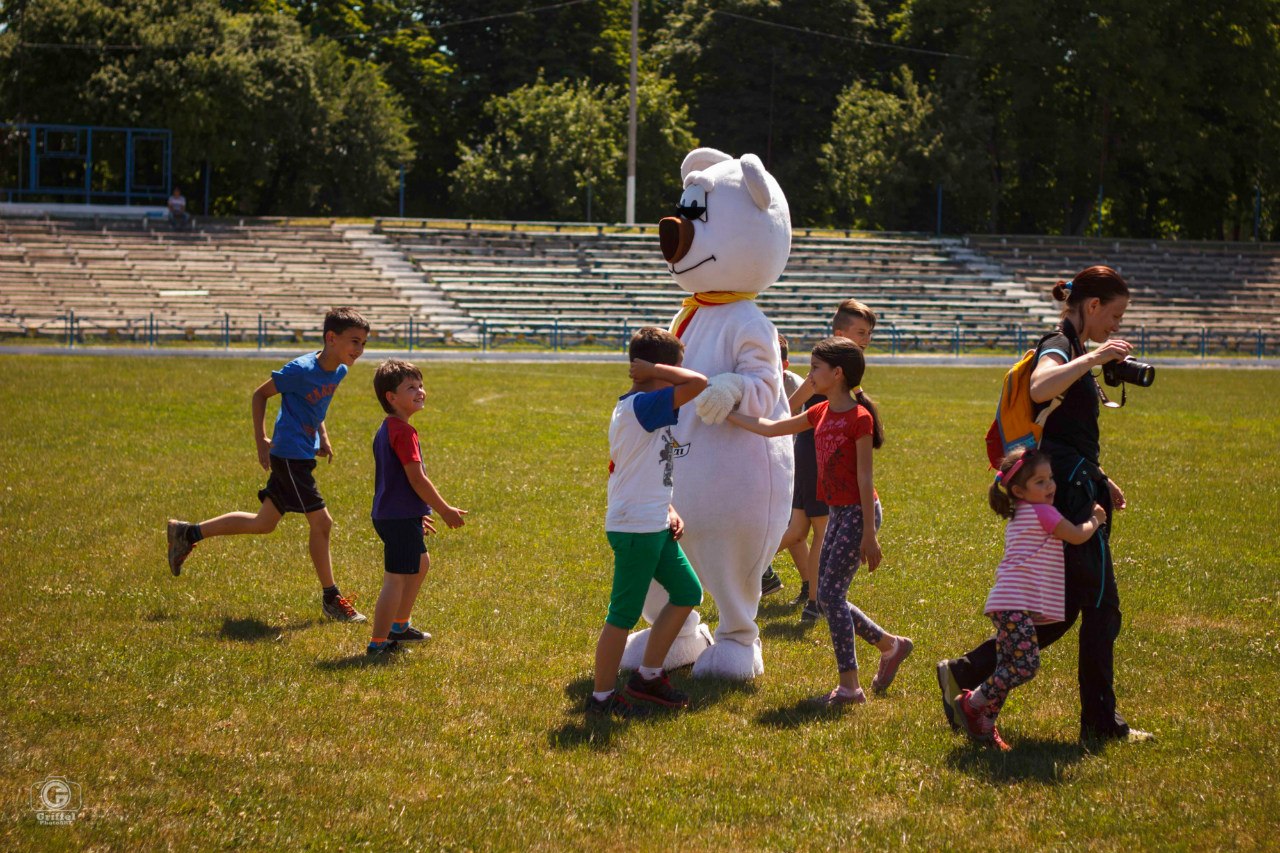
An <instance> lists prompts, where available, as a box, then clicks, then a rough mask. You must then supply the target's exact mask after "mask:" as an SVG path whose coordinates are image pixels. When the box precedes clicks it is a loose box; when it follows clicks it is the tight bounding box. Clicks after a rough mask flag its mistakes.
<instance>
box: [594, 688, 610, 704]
mask: <svg viewBox="0 0 1280 853" xmlns="http://www.w3.org/2000/svg"><path fill="white" fill-rule="evenodd" d="M612 695H613V691H612V690H598V691H593V692H592V694H591V698H592V699H594V700H596V701H597V702H603V701H604V700H606V699H608V698H609V697H610V696H612Z"/></svg>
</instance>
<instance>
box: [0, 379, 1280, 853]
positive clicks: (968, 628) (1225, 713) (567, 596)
mask: <svg viewBox="0 0 1280 853" xmlns="http://www.w3.org/2000/svg"><path fill="white" fill-rule="evenodd" d="M372 362H373V358H370V359H369V361H368V363H364V362H362V363H361V364H359V365H358V366H357V367H356V369H355V370H354V371H353V373H352V375H351V376H350V377H349V378H348V379H347V381H346V382H345V383H344V384H343V386H342V388H341V390H340V392H339V394H338V396H337V398H336V400H335V402H334V405H333V408H332V410H331V414H330V422H329V431H330V434H331V436H332V437H333V440H334V445H335V449H336V453H337V458H336V461H335V462H334V463H333V464H332V466H329V465H326V464H325V463H324V462H321V463H320V468H319V470H318V480H319V483H320V486H321V490H322V491H323V493H324V494H325V496H326V498H327V499H328V501H329V505H330V511H331V512H332V513H333V515H334V517H335V519H336V522H337V525H336V529H335V538H334V547H333V551H334V557H335V567H336V571H337V576H338V580H339V582H340V583H341V584H342V586H343V588H344V590H346V591H347V592H349V593H350V592H354V593H355V594H356V595H357V596H358V598H359V601H358V606H360V607H361V608H362V609H364V610H366V611H370V612H371V610H372V605H373V601H374V599H375V598H376V596H377V590H378V588H379V585H380V582H381V549H380V544H379V542H378V540H377V538H376V536H375V535H374V533H373V530H372V528H371V526H370V524H369V521H368V508H369V502H370V499H371V482H372V462H371V454H370V451H369V444H370V440H371V438H372V435H373V432H374V430H375V429H376V427H377V425H378V423H379V422H380V420H381V417H382V414H381V410H380V409H379V408H378V406H377V403H376V401H375V400H374V397H373V394H372V387H371V386H372V381H371V377H372V368H373V363H372ZM271 366H272V365H270V364H268V363H266V362H262V361H251V360H244V361H209V360H202V359H178V358H170V359H154V360H150V359H133V358H129V359H111V358H90V357H75V356H73V357H36V356H6V357H0V370H2V371H3V376H4V380H3V382H2V383H0V412H3V416H0V567H2V574H0V581H2V583H3V590H4V601H5V606H4V607H3V608H2V609H0V628H2V629H3V638H4V646H3V647H4V649H5V652H4V654H5V661H4V663H5V666H4V667H3V669H2V670H0V672H2V673H3V674H2V675H0V687H2V688H3V689H2V690H0V735H2V736H3V740H4V744H5V748H4V750H3V752H2V753H0V774H2V775H3V778H4V779H5V780H6V784H5V785H4V786H3V789H0V790H2V791H3V794H0V809H2V810H3V818H2V821H3V822H2V824H0V849H5V850H10V849H40V850H46V849H84V848H94V849H118V850H133V849H154V848H161V849H163V848H170V849H175V850H188V849H195V848H201V849H207V848H217V849H233V848H234V849H286V848H287V849H303V848H305V849H338V848H347V849H350V848H356V847H368V848H370V849H373V850H393V849H395V850H399V849H413V848H420V849H513V850H514V849H530V848H532V849H543V850H561V849H570V848H571V849H587V848H591V849H599V848H604V849H646V850H658V849H670V848H680V849H729V850H733V849H753V850H754V849H769V850H792V849H821V848H838V847H839V848H857V847H863V846H865V847H869V848H871V849H891V848H892V849H896V848H900V847H908V848H914V849H937V848H940V847H945V848H951V849H972V850H994V849H1006V848H1009V847H1013V846H1015V845H1016V846H1019V847H1025V848H1027V849H1036V848H1086V847H1087V848H1090V849H1104V850H1126V851H1128V850H1134V849H1138V848H1153V847H1158V848H1173V849H1206V848H1217V847H1233V848H1240V849H1275V846H1276V845H1277V844H1278V843H1280V838H1278V837H1277V832H1278V831H1280V830H1278V829H1277V821H1278V819H1280V798H1278V797H1277V794H1276V789H1275V787H1273V786H1272V785H1271V784H1270V782H1269V781H1268V780H1269V776H1270V773H1271V772H1274V770H1275V769H1276V767H1277V766H1280V747H1278V746H1277V735H1280V705H1278V703H1277V701H1276V697H1277V695H1280V633H1278V632H1280V628H1278V627H1277V622H1278V620H1277V610H1278V609H1280V608H1278V605H1280V557H1278V556H1277V553H1276V552H1277V548H1276V546H1277V533H1276V531H1277V528H1278V527H1280V509H1277V507H1278V506H1280V418H1278V417H1277V408H1278V407H1277V402H1278V401H1280V372H1277V371H1231V372H1211V371H1203V370H1164V371H1162V372H1161V373H1160V376H1159V379H1158V381H1157V384H1156V385H1155V386H1154V387H1152V388H1150V389H1145V390H1144V389H1135V390H1133V392H1132V393H1131V394H1130V395H1129V405H1128V406H1127V407H1126V408H1125V409H1123V410H1121V411H1119V412H1106V413H1104V415H1103V429H1104V431H1105V433H1104V447H1105V450H1106V452H1105V456H1104V460H1103V462H1104V464H1105V466H1106V468H1107V469H1108V471H1109V472H1110V473H1111V475H1112V476H1113V477H1114V478H1115V479H1116V480H1117V481H1118V482H1119V483H1120V484H1121V485H1122V486H1123V487H1124V488H1125V491H1126V493H1127V495H1128V498H1129V501H1130V504H1131V508H1130V509H1129V510H1127V511H1126V512H1125V513H1124V514H1123V515H1122V516H1121V517H1120V520H1119V522H1118V524H1117V529H1116V533H1115V536H1114V540H1113V544H1114V546H1115V550H1116V553H1117V555H1118V558H1117V572H1118V574H1119V577H1120V587H1121V595H1122V599H1123V601H1124V615H1125V628H1124V633H1123V634H1122V635H1121V638H1120V642H1119V645H1118V656H1117V670H1118V679H1117V682H1118V693H1119V696H1120V704H1121V708H1122V710H1123V711H1124V712H1125V713H1126V714H1127V716H1128V717H1129V718H1130V719H1131V720H1132V721H1133V722H1134V723H1135V724H1136V725H1138V726H1140V727H1142V728H1145V729H1150V730H1153V731H1154V732H1155V733H1156V734H1157V736H1158V739H1157V740H1156V741H1155V742H1154V743H1152V744H1147V745H1141V746H1138V745H1112V746H1109V747H1106V748H1105V749H1102V750H1100V751H1097V752H1089V751H1086V750H1085V749H1083V748H1082V747H1081V746H1080V745H1078V744H1077V742H1076V740H1075V733H1076V727H1077V724H1076V698H1075V648H1074V641H1073V638H1074V636H1075V635H1074V633H1073V634H1072V635H1070V636H1069V637H1068V639H1066V640H1064V641H1063V642H1062V643H1060V644H1059V645H1058V646H1056V647H1054V648H1052V649H1051V650H1049V651H1048V652H1047V653H1046V655H1045V665H1044V668H1043V670H1042V672H1041V675H1040V677H1039V678H1037V679H1036V681H1034V682H1033V683H1032V684H1031V685H1029V686H1028V687H1026V688H1023V689H1020V690H1018V691H1015V692H1014V694H1013V697H1012V698H1011V699H1010V701H1009V703H1008V705H1007V708H1006V711H1005V713H1004V715H1003V716H1002V719H1001V729H1002V731H1003V733H1004V734H1005V736H1006V738H1007V739H1008V740H1009V741H1010V742H1011V743H1012V744H1013V746H1014V750H1013V752H1011V753H1009V754H1008V755H997V754H993V753H990V752H986V751H981V750H977V749H974V748H973V747H971V746H970V745H969V744H968V743H967V742H966V741H965V740H964V739H963V738H961V737H959V736H956V735H953V734H952V733H951V732H950V730H949V729H948V728H947V726H946V725H945V723H944V721H943V719H942V715H941V711H940V709H939V703H938V695H937V688H936V685H935V682H934V676H933V664H934V662H935V661H936V660H937V659H939V658H940V657H943V656H946V655H949V654H954V653H957V652H959V651H961V650H963V649H965V648H967V647H968V646H969V645H970V644H972V643H974V642H976V641H978V640H979V639H981V638H982V637H983V636H984V634H985V632H986V630H987V628H988V625H989V623H988V622H987V620H986V619H985V618H984V617H983V616H982V615H981V607H982V603H983V601H984V599H985V596H986V593H987V589H988V587H989V584H990V581H991V577H992V573H993V568H994V566H995V563H996V561H997V559H998V557H999V555H1000V549H1001V544H1002V530H1001V523H1000V520H999V519H998V518H996V516H995V515H994V514H993V513H991V511H990V510H989V509H988V508H987V507H986V502H985V494H984V493H985V488H986V486H987V484H988V482H989V479H988V476H989V475H988V472H987V471H986V463H985V456H984V448H983V434H984V433H985V430H986V427H987V425H988V424H989V422H990V418H991V414H992V410H993V406H994V400H995V396H996V394H997V393H998V387H999V381H1000V378H1001V373H1002V371H1000V370H997V369H960V368H944V369H935V368H910V367H902V368H883V367H876V366H875V365H874V364H873V366H872V368H871V371H870V373H869V376H868V380H867V387H868V388H870V389H871V390H872V392H873V395H874V396H876V397H877V398H878V400H879V402H880V404H881V406H882V411H883V413H884V415H885V421H886V428H887V437H888V440H887V443H886V446H885V448H884V450H883V451H881V452H880V453H879V454H878V456H877V486H878V487H879V491H880V494H881V497H882V498H883V500H884V504H885V511H886V523H885V527H884V530H883V532H882V534H881V542H882V545H883V547H884V552H885V556H886V561H885V564H884V565H883V566H882V568H881V569H880V571H878V572H877V573H876V574H875V575H874V576H867V575H865V574H859V576H858V577H857V578H855V581H854V585H853V588H852V590H851V593H850V595H851V597H852V598H853V599H854V600H855V601H857V602H858V603H859V604H860V605H861V606H862V607H863V608H864V609H865V610H867V611H868V613H869V614H870V615H871V616H873V617H874V618H876V619H877V620H878V621H880V622H881V624H883V625H884V626H885V627H886V628H888V629H889V630H893V631H896V632H901V633H905V634H908V635H910V636H912V637H913V638H914V639H915V643H916V654H915V656H914V657H913V658H912V659H911V660H910V661H908V663H907V665H906V666H905V667H904V669H903V672H902V674H901V675H900V676H899V679H898V681H897V682H896V683H895V685H894V688H893V690H892V691H891V693H890V695H889V696H888V697H886V698H873V699H872V700H871V702H870V703H869V704H867V705H866V706H863V707H860V708H856V709H852V710H849V711H847V712H845V713H843V714H839V713H830V714H829V713H812V712H809V711H807V710H805V708H804V706H803V704H802V701H803V700H804V699H805V697H808V696H811V695H813V694H815V693H818V692H820V691H823V690H825V689H828V688H830V687H831V686H832V685H833V683H834V677H835V673H834V662H833V659H832V654H831V650H830V640H829V638H828V636H827V634H826V630H825V626H824V625H823V624H821V623H820V624H819V625H818V627H816V628H813V629H808V630H806V629H802V628H801V627H800V626H799V622H798V611H796V610H792V609H790V608H788V607H787V606H786V605H785V603H784V599H790V598H791V597H792V596H793V595H794V593H795V590H796V579H795V578H796V576H795V572H794V569H793V568H792V567H791V565H790V563H789V561H787V560H785V559H784V558H779V560H778V565H779V567H780V568H781V570H782V572H783V575H784V578H785V580H786V582H787V588H786V590H785V591H784V593H783V594H781V595H778V596H774V597H773V598H770V599H767V600H766V602H765V603H764V605H763V606H762V610H761V617H760V622H761V626H762V631H763V637H764V658H765V667H766V673H765V675H764V677H762V678H760V679H758V680H757V681H756V682H755V683H753V684H749V685H745V686H744V685H736V684H727V683H713V682H712V683H709V682H690V681H689V680H688V679H687V677H685V676H682V675H680V674H677V676H676V679H677V682H678V683H680V684H681V685H682V686H687V689H689V691H690V692H691V693H692V695H693V697H694V706H693V708H692V709H691V710H690V711H689V712H688V713H684V714H682V715H679V716H670V717H662V718H660V719H658V720H656V721H648V722H643V723H637V724H633V725H617V726H612V727H604V728H598V729H594V730H593V729H591V728H588V727H587V726H586V725H585V723H584V720H583V718H582V715H581V713H580V712H579V711H578V708H579V707H580V705H581V703H582V701H583V698H584V697H585V695H586V693H587V691H588V689H589V684H590V675H591V662H592V653H593V649H594V644H595V638H596V634H597V631H598V629H599V627H600V622H601V620H602V618H603V615H604V610H605V606H606V598H607V595H608V585H609V576H610V567H611V563H610V551H609V548H608V545H607V543H606V542H605V538H604V535H603V532H602V530H601V527H600V523H601V519H602V517H603V513H604V492H605V488H604V484H605V466H606V425H607V419H608V414H609V411H610V409H611V401H612V399H613V397H614V396H616V395H617V394H618V393H621V391H623V390H624V389H625V386H626V378H625V370H624V369H623V368H622V367H621V365H613V366H610V365H587V366H579V365H488V364H486V365H461V364H438V365H437V364H432V365H429V366H428V372H427V377H426V378H427V385H428V389H429V397H428V400H427V410H426V411H425V412H424V413H423V414H422V415H420V416H419V418H418V419H417V421H416V424H417V426H418V428H419V430H420V432H421V433H422V436H423V444H424V449H425V451H426V453H427V457H428V466H429V470H430V473H431V474H432V477H433V479H434V480H435V482H436V483H437V485H439V486H440V488H441V490H442V491H443V493H444V494H445V496H446V498H448V499H449V500H451V501H452V502H454V503H456V504H457V505H460V506H462V507H464V508H466V509H468V510H470V511H471V514H470V516H469V520H468V524H467V526H466V527H465V528H463V529H462V530H458V531H445V532H442V533H441V534H440V535H439V536H438V537H436V538H435V539H433V540H432V542H431V547H432V554H433V562H434V568H433V572H432V575H431V578H430V579H429V580H428V582H427V583H426V584H425V585H424V587H423V595H422V598H421V600H420V603H419V607H418V611H417V613H416V614H415V615H416V621H417V623H418V624H420V625H422V626H423V627H425V628H426V629H427V630H430V631H431V632H432V633H433V634H434V635H435V639H434V640H433V641H432V642H431V643H430V644H428V645H427V646H425V647H421V648H418V649H415V650H413V651H412V653H410V654H408V655H405V656H402V657H399V658H396V659H394V660H392V661H391V662H390V663H387V664H385V665H366V664H365V660H364V657H363V649H364V643H365V641H366V640H367V633H368V632H367V629H366V628H365V627H362V626H346V625H339V624H334V623H330V622H327V621H324V620H323V619H322V618H321V614H320V607H319V594H318V587H317V584H316V582H315V577H314V573H313V572H312V569H311V567H310V564H309V562H308V560H307V556H306V536H305V523H304V522H303V521H302V520H301V519H298V518H296V517H290V518H288V519H286V521H285V522H284V523H282V524H281V527H280V529H279V530H277V532H276V533H275V534H273V535H272V536H269V537H240V538H228V539H219V540H214V541H210V542H207V543H204V544H202V545H201V546H200V547H199V548H198V549H197V550H196V552H195V554H194V555H193V556H192V557H191V559H190V560H189V561H188V563H187V567H186V568H185V569H184V572H183V575H182V577H180V578H174V577H172V576H171V575H170V574H169V571H168V569H167V568H166V565H165V559H164V521H165V519H166V518H168V517H169V516H171V515H176V516H178V517H184V518H189V519H200V518H204V517H208V516H211V515H214V514H218V513H221V512H224V511H227V510H231V509H253V508H254V507H255V504H256V499H255V493H256V490H257V489H258V488H259V487H260V485H261V483H262V480H263V478H262V472H261V471H260V470H259V469H258V468H257V465H256V460H255V454H254V447H253V442H252V438H251V434H250V423H249V395H250V392H251V391H252V389H253V388H254V387H255V386H256V385H257V384H258V383H260V382H261V381H262V380H263V379H265V378H266V376H267V371H268V370H269V369H270V367H271ZM272 411H273V412H274V407H273V409H272ZM677 476H678V472H677ZM704 616H705V617H706V618H707V619H708V621H710V622H712V623H714V622H715V618H716V616H715V607H714V605H713V604H711V603H708V604H707V605H706V606H705V607H704ZM860 652H861V655H862V659H863V661H864V662H866V663H867V664H868V665H865V666H864V673H863V677H864V684H865V683H867V682H868V681H869V678H870V674H871V672H872V671H874V669H873V667H874V661H875V659H876V657H875V653H874V652H872V651H871V650H870V649H869V647H867V646H865V645H863V646H861V647H860ZM51 774H60V775H63V776H66V777H67V778H69V779H70V780H72V781H74V782H76V783H78V784H79V785H80V788H81V794H82V797H83V808H82V810H81V811H80V812H79V814H78V816H77V817H76V820H75V822H74V823H73V824H72V825H70V826H57V827H54V826H43V825H41V824H39V823H38V822H37V819H36V815H35V812H34V810H33V808H32V804H31V794H30V789H31V786H32V785H33V784H38V783H40V782H41V781H42V780H44V779H45V778H46V777H47V776H49V775H51Z"/></svg>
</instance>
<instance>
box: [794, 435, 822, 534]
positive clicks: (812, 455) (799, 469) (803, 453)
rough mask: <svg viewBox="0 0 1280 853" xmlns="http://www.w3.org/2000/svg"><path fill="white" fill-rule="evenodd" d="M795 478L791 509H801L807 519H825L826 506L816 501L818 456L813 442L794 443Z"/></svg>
mask: <svg viewBox="0 0 1280 853" xmlns="http://www.w3.org/2000/svg"><path fill="white" fill-rule="evenodd" d="M795 449H796V476H795V480H794V481H793V485H792V487H791V508H792V509H802V510H804V514H805V515H806V516H807V517H809V518H826V517H827V515H828V514H830V512H831V511H830V510H829V509H827V505H826V504H825V503H823V502H822V501H820V500H818V454H817V452H816V451H815V450H814V448H813V442H812V441H809V442H808V443H807V447H806V445H805V443H802V442H796V448H795Z"/></svg>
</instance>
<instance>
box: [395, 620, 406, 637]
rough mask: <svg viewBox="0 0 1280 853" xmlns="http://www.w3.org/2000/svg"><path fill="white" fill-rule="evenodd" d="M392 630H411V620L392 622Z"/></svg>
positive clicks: (399, 632)
mask: <svg viewBox="0 0 1280 853" xmlns="http://www.w3.org/2000/svg"><path fill="white" fill-rule="evenodd" d="M391 630H392V631H394V632H395V633H397V634H401V633H404V632H405V631H407V630H409V620H408V619H406V620H404V621H403V622H392V623H391Z"/></svg>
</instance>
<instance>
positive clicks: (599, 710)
mask: <svg viewBox="0 0 1280 853" xmlns="http://www.w3.org/2000/svg"><path fill="white" fill-rule="evenodd" d="M584 710H585V711H586V712H587V719H589V720H591V719H595V720H603V719H608V718H609V717H617V718H618V719H620V720H633V719H640V718H642V717H647V716H649V708H648V707H646V706H644V705H633V704H632V703H631V700H629V699H628V698H627V697H626V696H623V695H622V694H621V693H618V692H617V691H616V690H615V691H614V692H613V693H610V694H609V696H608V698H605V699H597V698H596V697H594V696H587V706H586V708H585V709H584Z"/></svg>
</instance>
